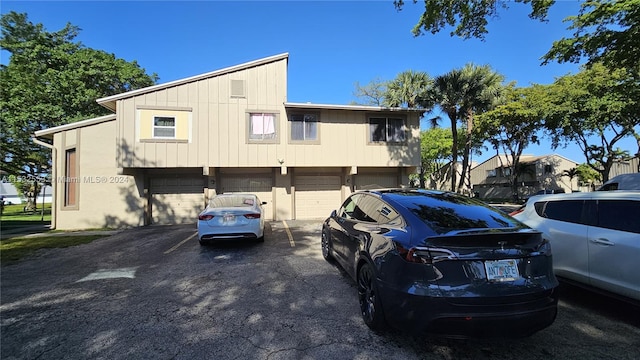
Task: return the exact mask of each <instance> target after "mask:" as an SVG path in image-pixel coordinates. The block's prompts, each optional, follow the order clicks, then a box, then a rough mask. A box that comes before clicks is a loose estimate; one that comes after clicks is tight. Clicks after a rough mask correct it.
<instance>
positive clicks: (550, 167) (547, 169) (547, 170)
mask: <svg viewBox="0 0 640 360" xmlns="http://www.w3.org/2000/svg"><path fill="white" fill-rule="evenodd" d="M544 173H545V174H551V173H553V165H545V166H544Z"/></svg>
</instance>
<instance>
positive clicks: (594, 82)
mask: <svg viewBox="0 0 640 360" xmlns="http://www.w3.org/2000/svg"><path fill="white" fill-rule="evenodd" d="M639 79H640V78H638V77H636V76H634V75H633V74H631V73H630V72H628V71H626V70H624V69H617V70H611V69H607V68H605V67H604V66H603V65H602V64H594V65H593V66H592V67H591V68H588V69H587V68H583V69H582V71H581V72H579V73H578V74H575V75H565V76H562V77H560V78H558V79H556V81H555V82H554V83H553V84H552V85H549V86H548V90H547V95H546V97H547V99H546V101H545V102H544V104H543V105H541V106H543V107H544V117H545V127H546V129H547V131H548V132H549V133H550V135H551V138H552V140H553V145H554V147H557V146H559V145H561V144H566V143H577V144H578V146H579V147H580V149H581V150H582V153H583V154H584V156H585V159H586V160H587V164H589V166H591V167H592V168H593V169H594V170H595V171H597V172H599V173H600V174H601V176H602V180H603V181H607V180H608V179H609V171H610V169H611V167H612V166H613V163H614V162H615V161H616V160H620V159H627V158H629V157H630V154H629V151H628V150H622V149H620V148H619V147H618V146H617V143H618V142H619V141H620V140H622V139H624V138H626V137H630V136H634V135H635V136H637V135H638V131H639V130H638V128H639V127H640V111H639V109H640V107H639V104H638V101H640V100H639V99H640V80H639ZM594 140H595V141H594Z"/></svg>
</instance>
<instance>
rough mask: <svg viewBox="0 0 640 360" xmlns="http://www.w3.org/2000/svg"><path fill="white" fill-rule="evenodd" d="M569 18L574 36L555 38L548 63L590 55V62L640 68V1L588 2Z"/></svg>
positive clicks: (548, 55) (548, 54) (577, 59)
mask: <svg viewBox="0 0 640 360" xmlns="http://www.w3.org/2000/svg"><path fill="white" fill-rule="evenodd" d="M565 21H571V25H570V26H569V29H571V30H575V33H574V36H573V37H571V38H562V39H560V40H558V41H554V42H553V46H552V47H551V50H549V52H547V54H545V55H544V57H543V59H544V61H545V63H546V62H548V61H550V60H557V61H558V62H561V63H562V62H573V63H577V62H579V61H580V60H581V59H582V58H586V59H588V60H589V65H592V64H594V63H598V62H601V63H603V64H605V65H606V66H607V67H609V68H617V67H622V68H628V69H634V71H636V72H637V71H638V70H640V0H596V1H594V0H591V1H585V2H584V3H582V5H581V7H580V12H579V14H578V15H577V16H570V17H568V18H567V19H565Z"/></svg>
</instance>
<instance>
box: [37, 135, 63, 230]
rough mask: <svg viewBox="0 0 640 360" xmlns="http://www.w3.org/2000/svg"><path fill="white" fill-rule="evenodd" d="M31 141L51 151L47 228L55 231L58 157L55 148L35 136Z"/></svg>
mask: <svg viewBox="0 0 640 360" xmlns="http://www.w3.org/2000/svg"><path fill="white" fill-rule="evenodd" d="M31 140H33V142H34V143H36V144H38V145H40V146H44V147H46V148H49V149H51V164H52V167H51V226H50V227H49V228H50V229H51V230H55V228H56V213H57V212H58V211H57V207H56V204H57V201H56V199H57V194H58V192H57V190H58V189H57V186H56V183H57V181H56V169H57V164H56V159H57V156H58V151H57V150H56V148H55V147H54V146H53V145H51V144H49V143H46V142H44V141H42V140H40V139H38V138H37V137H35V135H32V136H31Z"/></svg>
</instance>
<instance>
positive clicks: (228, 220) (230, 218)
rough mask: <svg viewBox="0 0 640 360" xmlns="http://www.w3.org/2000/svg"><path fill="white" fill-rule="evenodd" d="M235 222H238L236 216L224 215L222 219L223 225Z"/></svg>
mask: <svg viewBox="0 0 640 360" xmlns="http://www.w3.org/2000/svg"><path fill="white" fill-rule="evenodd" d="M235 220H236V217H235V215H224V216H223V217H222V223H223V224H227V223H231V222H234V221H235Z"/></svg>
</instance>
